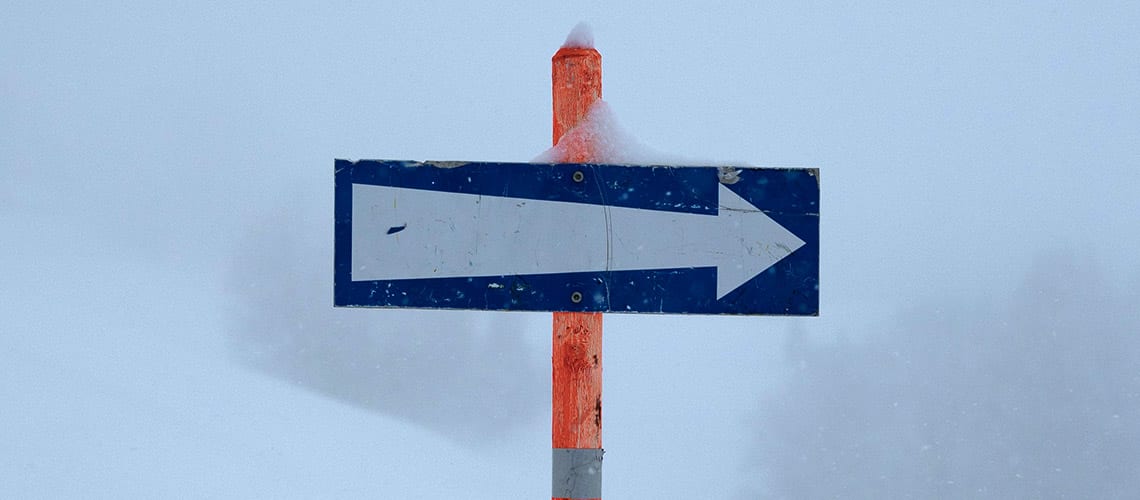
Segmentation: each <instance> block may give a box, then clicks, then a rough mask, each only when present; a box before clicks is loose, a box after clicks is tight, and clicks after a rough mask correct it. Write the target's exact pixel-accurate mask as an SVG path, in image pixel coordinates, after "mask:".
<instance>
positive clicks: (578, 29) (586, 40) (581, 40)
mask: <svg viewBox="0 0 1140 500" xmlns="http://www.w3.org/2000/svg"><path fill="white" fill-rule="evenodd" d="M562 48H564V49H592V48H594V30H592V29H590V25H589V24H586V23H585V22H581V23H578V24H576V25H575V26H574V29H572V30H570V34H569V35H566V41H565V42H562Z"/></svg>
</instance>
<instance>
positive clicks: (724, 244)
mask: <svg viewBox="0 0 1140 500" xmlns="http://www.w3.org/2000/svg"><path fill="white" fill-rule="evenodd" d="M719 197H720V198H719V199H720V201H719V204H720V211H719V213H718V215H717V225H718V227H719V229H720V231H718V233H719V236H718V239H720V238H723V239H720V240H719V241H718V244H717V246H716V248H718V249H721V250H720V251H718V252H717V255H718V259H717V266H716V298H717V300H720V299H722V298H724V296H725V295H728V294H729V293H730V292H732V291H733V290H736V289H737V288H739V287H740V286H741V285H743V284H745V283H747V282H748V281H749V280H751V279H752V278H754V277H756V275H758V274H760V273H762V272H764V270H765V269H768V268H769V267H772V266H773V265H775V264H776V263H777V262H779V261H780V260H782V259H783V258H784V257H787V256H789V255H791V254H792V252H795V251H796V250H798V249H799V248H800V247H802V246H804V244H805V243H804V241H803V240H801V239H800V238H799V237H797V236H796V235H795V234H792V232H791V231H788V230H787V229H785V228H784V226H781V225H780V224H779V223H778V222H776V221H774V220H772V218H771V217H768V215H767V214H765V213H764V212H762V211H761V210H760V209H758V208H756V207H755V206H754V205H752V204H751V203H749V202H748V200H745V199H744V198H741V197H740V195H738V194H736V192H735V191H733V190H731V189H729V188H728V187H727V186H725V185H724V184H720V195H719Z"/></svg>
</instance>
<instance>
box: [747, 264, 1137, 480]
mask: <svg viewBox="0 0 1140 500" xmlns="http://www.w3.org/2000/svg"><path fill="white" fill-rule="evenodd" d="M1131 271H1132V272H1135V269H1133V270H1131ZM1137 292H1138V289H1137V287H1135V286H1133V288H1131V289H1129V290H1127V292H1126V293H1120V292H1118V291H1115V290H1114V289H1112V288H1110V286H1109V284H1108V283H1106V280H1105V279H1104V277H1103V276H1102V275H1101V274H1100V273H1099V272H1098V270H1097V269H1095V268H1094V266H1091V265H1090V264H1088V262H1087V261H1085V260H1081V259H1077V258H1075V257H1073V256H1068V255H1050V256H1046V257H1043V258H1041V259H1039V260H1038V262H1037V263H1036V265H1035V266H1034V268H1033V271H1032V272H1031V273H1030V274H1029V275H1028V276H1027V278H1026V279H1025V281H1024V284H1023V286H1022V287H1021V289H1020V291H1019V292H1018V293H1017V294H1016V295H1015V296H1014V297H1013V298H1011V299H1009V300H1007V301H1006V302H1004V303H992V304H962V303H936V304H933V305H929V306H926V307H920V308H917V309H914V310H908V311H905V312H903V313H901V314H900V315H899V316H898V317H897V318H896V319H895V320H893V321H891V323H893V325H892V326H891V327H890V328H887V329H885V330H884V331H882V332H880V333H878V334H870V335H851V336H850V338H848V339H847V340H840V341H839V342H838V343H835V344H829V345H808V344H807V343H806V342H804V341H803V339H802V336H796V337H795V338H793V339H792V343H791V345H790V350H789V360H790V362H791V363H792V378H791V382H790V384H789V386H788V387H787V390H786V391H784V392H783V393H782V394H781V395H780V396H778V397H777V398H775V399H773V400H770V401H766V402H765V404H764V405H763V408H764V411H763V414H762V418H761V420H760V422H759V426H760V430H759V436H758V439H757V440H756V449H757V450H758V453H757V456H756V458H757V462H756V463H755V464H754V465H755V469H754V471H755V472H758V473H759V474H758V475H755V476H754V479H755V481H756V482H755V483H754V484H752V485H751V486H752V487H755V489H754V490H752V491H750V492H749V493H748V494H747V495H746V496H747V497H749V498H755V497H756V496H757V495H758V494H760V495H763V496H765V497H771V498H1127V497H1131V496H1133V495H1135V494H1136V492H1137V491H1140V474H1137V471H1140V446H1138V443H1140V314H1138V313H1137V299H1140V293H1137ZM762 486H763V487H762ZM765 487H766V488H765Z"/></svg>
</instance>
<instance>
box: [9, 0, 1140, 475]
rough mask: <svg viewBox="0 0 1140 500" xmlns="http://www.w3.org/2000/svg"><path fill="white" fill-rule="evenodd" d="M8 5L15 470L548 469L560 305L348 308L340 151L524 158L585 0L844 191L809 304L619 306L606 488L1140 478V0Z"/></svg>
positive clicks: (627, 89)
mask: <svg viewBox="0 0 1140 500" xmlns="http://www.w3.org/2000/svg"><path fill="white" fill-rule="evenodd" d="M0 10H3V11H4V15H3V16H0V248H2V249H3V251H2V252H0V276H3V278H4V282H3V285H2V286H0V401H3V402H4V403H3V405H2V406H0V444H2V445H3V448H4V449H5V450H6V452H5V453H3V454H0V478H4V480H3V481H0V496H5V497H7V496H11V497H49V498H50V497H76V496H84V497H88V496H106V497H114V498H122V497H135V498H153V497H156V496H158V497H161V496H172V495H191V496H213V497H288V496H296V497H315V496H327V495H328V494H333V495H335V496H342V497H377V496H392V497H404V498H436V497H440V496H448V495H450V496H455V495H459V494H464V495H466V496H468V497H475V498H500V497H533V496H538V497H541V496H542V495H544V494H545V488H546V487H547V485H548V484H549V481H548V479H549V476H548V474H549V463H548V460H549V452H548V451H546V450H547V446H548V444H549V422H548V418H547V417H548V415H549V413H548V412H549V410H548V408H549V395H548V391H549V389H548V384H549V381H548V380H549V375H548V373H549V372H548V371H547V370H548V368H547V366H548V363H549V337H548V333H547V330H548V329H549V323H548V322H549V315H531V314H502V313H498V314H489V315H483V314H475V313H440V314H432V315H427V314H424V313H418V312H391V311H337V310H332V308H331V306H330V305H331V293H332V290H331V276H332V255H331V251H330V249H331V241H332V175H331V174H332V160H333V159H334V158H338V157H341V158H349V159H358V158H390V159H409V160H423V159H439V160H500V161H527V160H529V159H531V158H534V157H535V156H536V155H538V154H539V153H541V152H542V151H544V150H546V149H547V148H548V147H549V146H550V144H549V141H550V116H549V113H550V101H549V99H550V89H549V85H550V80H549V78H550V66H549V65H550V56H551V55H552V54H553V53H554V51H555V50H557V48H558V46H559V45H560V44H561V43H562V42H563V40H564V38H565V36H566V33H567V31H568V30H569V29H571V28H572V27H573V26H574V25H575V24H576V23H577V22H578V21H580V20H585V21H587V22H589V23H590V24H591V25H592V26H593V28H594V38H595V44H596V46H597V47H598V49H599V50H600V51H601V53H602V56H603V66H604V70H605V78H604V88H603V94H604V98H605V99H606V102H607V103H608V104H609V106H610V108H611V109H612V111H613V113H614V115H615V116H616V117H617V119H618V120H619V121H620V123H621V125H622V128H624V129H625V130H628V131H629V132H630V133H631V134H632V135H633V136H636V137H637V138H638V139H639V140H640V141H641V142H642V143H643V144H645V145H646V146H648V147H650V148H653V149H656V150H660V151H663V152H666V153H670V154H676V155H680V156H684V157H689V158H702V159H708V160H715V161H741V162H744V163H749V164H753V165H761V166H763V165H773V166H788V165H792V166H808V167H818V168H820V171H821V181H822V188H821V193H822V206H821V213H822V216H821V242H822V244H821V290H820V293H821V316H820V317H819V318H816V319H776V318H707V317H656V316H655V317H641V316H625V315H608V316H607V317H606V336H605V353H606V354H605V356H606V365H605V377H606V378H605V393H604V394H605V411H604V426H605V434H604V439H605V444H606V448H607V454H606V479H605V492H606V495H607V496H608V497H614V498H639V497H644V496H646V495H647V492H652V493H658V494H659V496H664V497H673V498H726V497H731V496H732V495H738V496H743V497H744V498H752V497H754V495H755V494H756V493H757V492H763V491H769V492H775V493H778V494H782V495H784V496H786V497H789V498H796V497H802V496H810V495H811V494H813V493H819V494H821V495H832V494H834V493H835V492H836V491H841V492H843V493H850V495H847V494H844V495H842V496H844V497H859V496H864V497H867V496H872V497H873V496H875V495H876V494H877V493H881V492H884V491H886V492H887V493H888V494H889V495H898V496H906V495H908V494H911V493H913V495H915V496H925V494H927V493H930V492H936V493H935V494H937V492H944V493H946V494H950V495H953V494H955V493H963V494H964V495H967V496H968V495H970V494H972V492H976V491H977V490H976V488H978V487H981V486H985V487H986V488H988V489H986V490H985V491H983V492H982V493H979V496H985V495H994V497H995V498H996V497H997V496H1000V495H1002V494H1006V493H1008V494H1009V496H1019V494H1022V493H1024V494H1025V496H1032V495H1033V494H1034V492H1045V493H1042V495H1043V496H1050V495H1052V494H1053V493H1056V494H1058V495H1059V494H1060V493H1063V492H1070V491H1071V492H1073V493H1072V495H1073V496H1084V495H1082V493H1087V492H1095V493H1101V494H1104V495H1107V496H1111V495H1112V494H1113V493H1114V492H1116V491H1124V490H1118V489H1115V488H1125V487H1131V485H1133V483H1128V482H1127V479H1125V478H1121V476H1119V475H1117V469H1113V468H1111V467H1109V466H1108V465H1104V461H1106V460H1110V461H1111V460H1112V459H1116V460H1118V461H1119V462H1120V463H1121V464H1126V463H1130V462H1129V461H1134V460H1135V459H1136V457H1135V455H1134V454H1133V453H1131V452H1130V451H1129V450H1127V449H1120V448H1119V447H1117V446H1116V444H1115V443H1117V442H1123V441H1118V440H1115V437H1117V436H1123V435H1125V434H1127V433H1133V434H1134V433H1135V432H1136V431H1135V428H1134V427H1129V426H1128V424H1124V423H1122V424H1117V423H1114V422H1116V420H1107V419H1111V418H1112V415H1115V414H1119V415H1121V419H1127V418H1128V415H1129V414H1128V411H1133V412H1134V411H1135V406H1134V405H1133V406H1129V405H1130V404H1132V403H1131V402H1132V401H1134V400H1132V399H1128V397H1129V396H1127V395H1128V394H1129V393H1128V392H1127V384H1128V382H1129V380H1133V379H1128V378H1127V377H1128V376H1129V371H1128V370H1127V367H1128V366H1135V365H1136V364H1137V359H1136V353H1135V344H1134V343H1131V341H1130V340H1129V339H1131V338H1132V337H1131V335H1132V334H1134V333H1135V327H1136V324H1135V322H1134V321H1131V320H1130V319H1129V318H1131V316H1128V311H1129V310H1130V309H1131V305H1132V304H1134V303H1135V290H1136V289H1137V284H1138V283H1140V271H1138V269H1140V261H1138V259H1137V257H1136V256H1135V251H1134V249H1135V248H1137V247H1138V246H1140V231H1137V230H1136V224H1135V219H1136V215H1135V214H1137V213H1140V201H1138V200H1140V196H1137V195H1138V194H1140V188H1138V186H1140V169H1138V167H1140V165H1138V164H1137V163H1138V162H1140V151H1138V146H1137V145H1138V144H1140V118H1137V117H1138V116H1140V109H1138V108H1140V66H1138V65H1136V64H1135V54H1136V53H1138V52H1140V34H1137V31H1136V30H1135V29H1134V28H1135V26H1136V25H1138V24H1140V9H1138V8H1137V7H1136V6H1135V5H1133V4H1130V3H1124V2H1092V3H1082V4H1080V5H1077V4H1070V3H1065V2H1038V3H1033V4H1000V5H991V4H985V3H978V4H946V5H938V4H931V5H927V4H923V5H919V4H914V5H910V4H908V5H898V4H893V3H885V2H884V3H864V4H860V5H854V6H845V5H832V4H830V3H826V2H807V3H803V2H799V3H794V4H793V3H788V4H779V3H765V4H762V5H761V4H754V3H740V4H733V3H729V2H719V3H717V2H714V3H702V4H696V3H693V4H689V3H669V2H643V3H629V4H623V5H611V4H610V3H609V2H594V3H586V4H575V5H570V4H565V5H563V4H558V5H542V4H537V3H533V2H518V3H511V2H493V3H490V4H475V3H470V4H469V3H415V4H408V5H389V4H367V5H364V4H353V3H333V4H321V5H306V4H301V3H293V2H290V3H286V4H251V3H246V4H211V3H195V4H186V5H160V4H151V3H116V4H111V5H99V4H87V3H81V2H8V3H6V4H5V6H4V8H3V9H0ZM1057 252H1061V253H1062V254H1063V255H1064V256H1063V257H1061V258H1052V257H1049V256H1050V255H1055V254H1056V253H1057ZM1066 252H1067V253H1066ZM1042 256H1044V257H1042ZM1035 262H1037V263H1036V264H1035ZM1042 262H1044V263H1043V264H1042ZM1058 270H1063V271H1064V272H1058ZM1098 276H1099V278H1098ZM939 311H942V312H941V313H940V312H939ZM468 326H470V327H472V328H467V327H468ZM458 329H464V331H462V332H457V331H456V330H458ZM1054 331H1055V332H1056V333H1057V337H1053V336H1052V334H1051V332H1054ZM1045 333H1049V336H1045ZM971 341H972V342H971ZM788 346H793V347H795V349H792V350H785V349H786V348H788ZM1130 349H1131V350H1130ZM894 353H897V356H895V354H894ZM488 359H490V360H494V364H485V363H484V361H485V360H488ZM907 363H909V364H907ZM1051 365H1052V366H1060V367H1062V368H1061V369H1059V370H1048V369H1046V368H1045V367H1048V366H1051ZM1114 370H1115V371H1114ZM958 374H964V375H966V376H964V377H957V376H956V375H958ZM1062 375H1063V376H1062ZM840 383H842V384H844V385H837V384H840ZM1105 386H1108V387H1109V389H1105ZM1070 390H1071V391H1072V392H1070ZM827 395H833V396H834V397H832V398H830V399H828V398H827ZM895 402H897V403H899V406H898V408H900V409H893V408H895V407H894V406H891V408H888V409H885V410H884V409H883V406H884V405H887V404H891V405H893V403H895ZM975 402H976V403H978V406H977V407H976V408H978V410H976V411H978V412H982V411H985V412H989V413H987V415H988V417H989V418H985V419H984V418H982V417H981V416H980V414H979V413H969V412H973V411H975V410H973V408H975V407H974V406H972V405H973V403H975ZM825 403H826V405H825V406H823V407H821V406H820V405H824V404H825ZM1011 403H1012V404H1013V405H1015V406H1016V407H1017V408H1022V409H1024V410H1019V411H1023V412H1024V411H1026V410H1032V412H1029V413H1028V414H1027V413H1015V412H1014V410H1013V409H1012V408H1013V406H1010V405H1011ZM1046 406H1048V407H1050V408H1054V407H1055V408H1058V410H1057V412H1055V413H1053V412H1044V411H1043V410H1041V408H1044V407H1046ZM963 407H965V408H966V409H967V411H968V414H967V415H966V417H964V418H956V419H950V418H943V419H939V418H936V417H938V416H940V415H942V414H944V413H945V412H947V411H955V410H960V409H962V408H963ZM457 414H462V415H463V417H458V416H457ZM837 414H838V416H837ZM844 414H846V415H847V417H846V418H844ZM851 415H856V416H858V417H859V418H854V417H851ZM1132 415H1133V417H1134V416H1135V414H1134V413H1133V414H1132ZM876 416H886V417H889V418H891V419H892V420H891V423H892V425H886V424H887V423H886V422H880V421H878V419H876V418H874V417H876ZM1121 421H1123V420H1121ZM1133 421H1135V419H1133ZM924 422H925V423H928V424H929V425H928V426H927V427H926V428H923V427H922V424H923V423H924ZM821 428H823V429H824V430H823V431H820V429H821ZM899 429H901V430H899ZM1042 432H1046V433H1052V434H1054V435H1055V439H1053V441H1049V442H1045V441H1034V440H1032V439H1030V438H1029V437H1028V436H1031V435H1036V434H1039V433H1042ZM924 433H925V434H924ZM1098 433H1099V434H1098ZM1049 443H1053V444H1049ZM927 445H929V446H930V448H928V449H927V450H928V452H930V451H933V452H936V453H941V455H933V457H934V458H930V457H931V454H930V453H926V454H925V455H924V454H923V453H924V452H923V451H922V450H923V449H922V447H923V446H927ZM1049 446H1054V447H1055V448H1049ZM915 447H917V450H918V451H916V448H915ZM1060 447H1065V448H1068V449H1070V450H1073V456H1063V455H1062V454H1059V453H1057V452H1056V450H1057V449H1060ZM679 454H680V455H682V457H683V458H682V459H680V460H679V459H678V455H679ZM1077 456H1080V457H1088V459H1087V460H1080V459H1078V458H1076V457H1077ZM787 457H801V458H802V460H801V461H793V462H787V463H782V462H781V460H785V459H787ZM938 457H941V458H938ZM829 458H830V459H832V461H833V463H835V464H837V465H836V467H838V468H839V469H841V470H837V471H836V472H834V473H831V474H829V476H828V477H829V479H830V480H831V481H830V483H831V484H827V485H820V484H819V483H820V482H821V481H822V479H821V478H819V477H816V478H808V479H804V477H803V474H804V473H805V471H806V470H807V469H806V467H809V466H811V465H812V464H817V463H825V462H826V461H827V460H828V459H829ZM1058 461H1060V463H1059V467H1060V468H1061V469H1062V471H1071V474H1070V475H1069V476H1067V477H1068V478H1069V479H1070V482H1069V483H1068V484H1064V485H1059V484H1060V483H1058V482H1057V481H1058V480H1059V479H1058V476H1052V475H1049V474H1048V470H1047V469H1048V467H1049V466H1053V465H1057V462H1058ZM1132 463H1134V462H1132ZM805 464H806V465H805ZM987 464H988V465H987ZM1098 464H1100V465H1098ZM504 471H510V472H509V473H504ZM884 471H885V472H884ZM888 473H889V474H888ZM1011 473H1013V474H1017V473H1020V474H1022V476H1023V477H1024V478H1025V480H1026V481H1028V484H1024V485H1023V484H1022V483H1018V482H1016V481H1013V480H1010V479H1009V474H1011ZM876 474H878V475H876ZM1097 474H1099V475H1097ZM872 476H874V477H872ZM880 476H884V477H888V478H891V480H890V481H888V480H886V479H880ZM1015 477H1016V476H1015ZM1094 477H1096V478H1097V479H1096V481H1098V482H1096V484H1092V485H1090V483H1092V482H1093V481H1094V479H1091V478H1094ZM13 478H14V479H13ZM809 479H810V480H809ZM947 480H954V481H957V482H956V483H955V486H953V487H951V486H948V485H947V483H946V481H947ZM829 486H834V487H835V488H844V489H842V490H835V489H815V488H824V487H829ZM1085 486H1087V488H1086V489H1082V487H1085ZM884 488H887V489H884ZM954 488H962V489H954ZM964 488H975V489H971V490H969V491H967V490H966V489H964ZM1019 488H1020V489H1019ZM1066 488H1071V489H1066ZM1092 496H1096V495H1092Z"/></svg>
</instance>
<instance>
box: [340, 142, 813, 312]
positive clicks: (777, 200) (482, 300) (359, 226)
mask: <svg viewBox="0 0 1140 500" xmlns="http://www.w3.org/2000/svg"><path fill="white" fill-rule="evenodd" d="M335 180H336V188H335V189H336V201H335V212H336V213H335V220H336V235H335V238H336V251H335V259H334V261H335V262H334V265H335V276H334V304H335V305H337V306H355V307H411V308H452V309H484V310H522V311H596V312H639V313H696V314H769V315H817V314H818V313H819V172H818V170H815V169H792V168H734V167H676V166H634V165H602V164H573V163H566V164H536V163H476V162H411V161H374V160H361V161H356V162H351V161H347V160H336V163H335Z"/></svg>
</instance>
